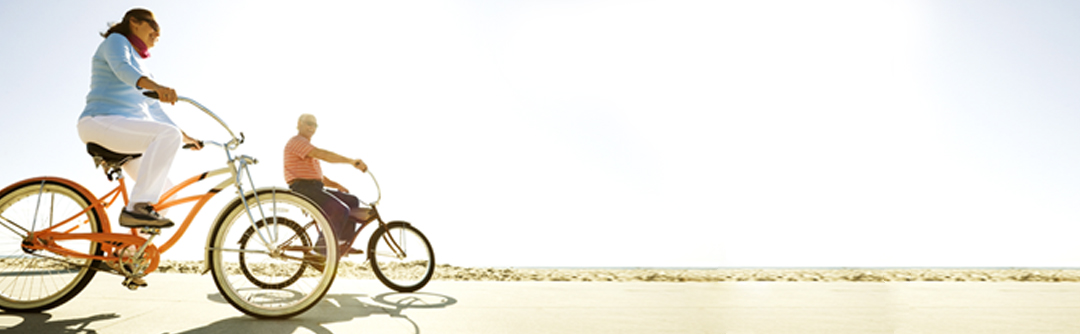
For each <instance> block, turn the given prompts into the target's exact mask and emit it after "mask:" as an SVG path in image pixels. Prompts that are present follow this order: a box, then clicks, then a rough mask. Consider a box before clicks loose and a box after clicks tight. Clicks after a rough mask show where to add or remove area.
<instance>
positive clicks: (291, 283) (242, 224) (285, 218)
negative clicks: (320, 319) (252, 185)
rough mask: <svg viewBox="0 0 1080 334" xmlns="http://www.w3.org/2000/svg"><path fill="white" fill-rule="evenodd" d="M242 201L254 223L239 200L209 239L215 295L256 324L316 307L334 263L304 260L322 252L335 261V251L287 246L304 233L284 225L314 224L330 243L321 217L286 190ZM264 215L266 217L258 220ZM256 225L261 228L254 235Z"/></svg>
mask: <svg viewBox="0 0 1080 334" xmlns="http://www.w3.org/2000/svg"><path fill="white" fill-rule="evenodd" d="M245 200H246V202H247V204H246V205H247V208H250V209H251V215H252V216H254V217H256V218H255V219H258V222H257V223H255V222H252V221H251V218H249V216H248V211H247V210H246V209H245V205H244V203H242V202H241V200H240V198H237V199H235V200H234V201H233V202H232V203H230V205H229V206H226V208H227V209H226V210H225V211H223V212H225V214H223V215H222V216H220V217H219V218H218V220H217V222H216V223H215V224H214V227H213V228H212V232H211V234H210V238H211V239H210V245H211V246H210V249H208V250H207V252H208V254H207V255H208V258H209V260H210V269H211V271H212V272H213V276H214V283H215V284H216V285H217V288H218V291H220V292H221V295H222V296H223V297H225V300H227V301H229V304H232V305H233V306H234V307H236V308H237V309H238V310H240V311H241V312H244V313H246V314H248V315H251V316H254V317H259V318H288V317H292V316H295V315H297V314H300V313H302V312H304V311H306V310H308V309H310V308H311V307H312V306H315V304H317V303H318V302H319V301H320V300H322V297H323V296H324V295H325V294H326V291H327V290H329V289H330V285H331V284H332V283H333V281H334V274H335V273H336V272H337V261H321V262H319V263H312V262H309V261H307V260H305V254H309V255H310V254H312V253H313V252H318V251H320V250H321V251H322V252H325V257H326V258H328V259H336V258H337V252H338V250H337V246H336V244H335V243H330V244H329V245H327V246H323V247H304V246H303V241H299V242H296V241H290V238H292V237H293V236H296V233H307V232H304V231H305V230H303V229H299V230H297V229H295V228H294V227H295V226H291V225H289V224H288V223H287V222H289V221H291V222H301V223H302V224H304V225H306V224H307V223H308V222H312V221H314V222H315V226H316V227H317V228H318V230H321V231H323V232H324V233H326V238H327V239H328V240H334V239H333V232H332V231H333V230H332V229H331V228H330V224H329V222H327V220H326V218H325V217H323V215H322V211H320V210H319V208H318V207H317V206H315V205H314V204H312V203H311V202H310V201H309V200H307V199H306V198H304V197H300V196H297V195H295V194H293V193H292V192H290V191H288V190H269V189H266V190H260V191H258V195H252V194H250V193H249V194H247V195H246V197H245ZM262 214H265V215H266V217H265V218H260V217H261V216H262ZM275 218H276V220H275ZM260 223H261V225H262V226H261V227H260V228H256V229H252V226H258V225H259V224H260ZM275 224H276V225H277V227H275ZM294 224H295V223H294ZM297 226H299V225H297ZM311 231H312V232H314V231H316V230H314V229H312V230H311ZM248 232H251V233H250V234H249V233H248ZM245 236H246V237H245ZM312 237H314V236H304V237H302V238H298V239H299V240H302V239H303V238H307V239H308V240H312V239H313V238H312ZM245 238H246V239H245ZM293 240H297V239H293ZM309 242H310V241H309ZM241 259H243V268H242V267H241ZM313 265H315V266H320V265H321V266H324V267H323V268H322V270H321V271H320V270H316V269H314V268H308V267H310V266H313ZM305 268H306V269H305ZM245 271H246V272H247V274H245ZM297 273H299V274H297ZM249 276H250V277H249ZM296 276H299V277H296ZM284 283H288V284H284Z"/></svg>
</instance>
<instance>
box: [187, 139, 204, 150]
mask: <svg viewBox="0 0 1080 334" xmlns="http://www.w3.org/2000/svg"><path fill="white" fill-rule="evenodd" d="M199 146H205V145H203V141H201V140H200V141H199ZM192 147H195V144H184V146H183V147H182V148H183V149H185V150H186V149H190V148H192Z"/></svg>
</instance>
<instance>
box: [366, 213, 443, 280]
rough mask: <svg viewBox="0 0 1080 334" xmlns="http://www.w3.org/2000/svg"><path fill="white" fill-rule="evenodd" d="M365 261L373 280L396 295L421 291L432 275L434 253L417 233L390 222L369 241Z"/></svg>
mask: <svg viewBox="0 0 1080 334" xmlns="http://www.w3.org/2000/svg"><path fill="white" fill-rule="evenodd" d="M368 261H369V262H370V263H371V270H372V271H373V272H374V273H375V277H377V278H379V281H381V282H382V283H383V284H385V285H386V287H388V288H391V289H393V290H394V291H397V292H413V291H416V290H420V288H423V287H424V285H427V283H428V281H430V280H431V276H433V275H434V274H435V252H434V251H433V250H432V249H431V243H429V242H428V240H427V237H424V234H423V233H420V230H417V229H416V228H415V227H413V226H412V225H411V224H409V223H406V222H401V221H392V222H390V223H389V224H386V225H385V226H380V227H379V229H377V230H375V232H374V233H372V234H371V239H370V240H369V241H368Z"/></svg>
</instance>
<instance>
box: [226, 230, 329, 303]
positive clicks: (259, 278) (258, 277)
mask: <svg viewBox="0 0 1080 334" xmlns="http://www.w3.org/2000/svg"><path fill="white" fill-rule="evenodd" d="M275 223H276V224H282V225H284V226H285V227H286V228H288V229H289V230H290V231H292V232H293V234H292V235H294V236H296V237H297V238H298V239H299V240H290V239H292V237H291V236H290V237H289V238H285V240H290V241H291V242H295V241H299V242H300V244H299V245H298V246H300V247H304V248H306V247H311V238H310V237H309V236H308V235H307V233H304V228H303V227H301V226H300V224H297V223H296V222H294V221H292V220H290V219H286V218H282V219H280V221H278V222H270V223H267V222H266V220H259V221H257V222H255V226H251V227H248V229H247V231H244V235H243V236H242V237H240V254H239V257H240V271H241V272H243V273H244V277H247V279H248V281H249V282H251V283H252V284H255V285H256V286H258V287H260V288H263V289H283V288H285V287H288V286H290V285H292V284H293V283H296V281H297V280H299V279H300V277H301V276H303V275H304V271H305V270H306V269H308V268H311V266H310V265H304V266H295V267H292V269H294V270H295V272H294V273H293V274H291V275H286V277H285V278H284V279H283V280H280V281H277V282H267V281H268V280H269V278H274V277H280V276H276V275H267V273H262V272H259V271H260V270H266V268H267V267H270V268H274V267H279V266H275V264H280V262H281V259H279V258H275V257H273V256H269V257H259V258H256V259H254V260H256V261H258V264H259V265H257V266H249V265H248V264H249V263H250V261H251V260H252V259H249V255H248V254H247V253H245V252H244V250H245V249H247V244H248V242H249V241H253V240H252V239H251V238H252V237H253V236H256V234H255V233H256V231H255V228H256V227H258V228H260V229H264V228H271V227H273V224H275ZM279 239H280V238H279ZM256 242H257V240H256Z"/></svg>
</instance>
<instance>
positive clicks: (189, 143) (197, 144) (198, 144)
mask: <svg viewBox="0 0 1080 334" xmlns="http://www.w3.org/2000/svg"><path fill="white" fill-rule="evenodd" d="M180 134H182V135H184V144H186V145H184V148H186V149H190V150H192V151H198V150H201V149H202V148H203V142H202V141H201V140H198V139H195V138H191V136H188V135H187V133H184V132H183V131H180Z"/></svg>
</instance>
